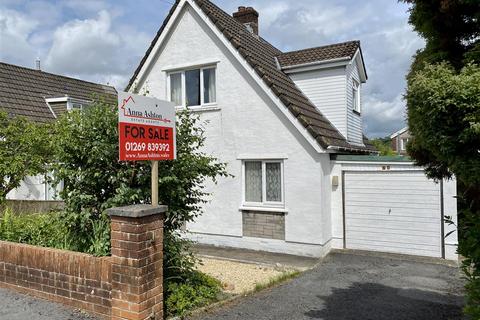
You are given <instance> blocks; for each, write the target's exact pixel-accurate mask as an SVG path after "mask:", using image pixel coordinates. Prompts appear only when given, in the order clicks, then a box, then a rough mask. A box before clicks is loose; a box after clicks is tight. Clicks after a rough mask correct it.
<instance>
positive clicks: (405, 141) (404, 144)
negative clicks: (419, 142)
mask: <svg viewBox="0 0 480 320" xmlns="http://www.w3.org/2000/svg"><path fill="white" fill-rule="evenodd" d="M408 141H410V139H409V138H402V139H400V150H401V151H405V150H407V144H408Z"/></svg>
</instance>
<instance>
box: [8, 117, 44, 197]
mask: <svg viewBox="0 0 480 320" xmlns="http://www.w3.org/2000/svg"><path fill="white" fill-rule="evenodd" d="M48 129H49V126H48V125H46V124H37V123H34V122H32V121H30V120H28V119H27V118H24V117H9V116H8V115H7V114H6V113H4V112H0V203H2V202H3V201H4V200H5V198H6V196H7V194H8V193H9V192H10V191H12V190H13V189H15V188H17V187H19V186H20V183H21V182H22V180H23V179H24V178H25V177H26V176H29V175H37V174H45V173H46V171H47V164H48V162H49V160H50V150H49V148H48V145H49V144H48V141H49V140H50V137H49V135H48Z"/></svg>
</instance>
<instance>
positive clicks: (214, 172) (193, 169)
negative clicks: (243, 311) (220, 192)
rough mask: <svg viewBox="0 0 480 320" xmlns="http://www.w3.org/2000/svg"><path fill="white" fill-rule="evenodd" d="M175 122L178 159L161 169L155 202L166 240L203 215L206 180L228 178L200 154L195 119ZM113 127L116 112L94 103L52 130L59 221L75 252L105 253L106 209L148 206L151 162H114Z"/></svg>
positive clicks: (220, 167) (201, 133) (182, 117)
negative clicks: (61, 205) (162, 209)
mask: <svg viewBox="0 0 480 320" xmlns="http://www.w3.org/2000/svg"><path fill="white" fill-rule="evenodd" d="M177 118H178V121H177V131H176V132H177V135H176V142H177V159H176V160H174V161H161V162H160V164H159V198H160V202H161V203H162V204H165V205H168V207H169V210H168V212H167V213H166V217H165V223H164V227H165V234H168V233H169V232H175V230H178V229H179V228H180V226H181V225H182V224H183V223H185V222H189V221H192V220H193V219H194V218H195V217H197V216H198V215H200V214H201V204H202V203H204V202H205V199H204V198H205V196H207V195H208V193H207V192H205V191H204V183H205V181H206V180H207V179H210V180H213V181H215V180H216V178H218V177H222V176H227V172H226V170H225V166H226V165H225V164H224V163H221V162H219V161H218V159H216V158H214V157H211V156H209V155H206V154H205V153H203V152H202V151H201V150H202V148H203V145H204V141H205V137H204V129H203V127H202V126H201V125H200V123H199V121H200V120H199V118H198V115H192V114H191V113H189V112H188V111H185V112H181V113H179V114H178V115H177ZM117 122H118V114H117V110H116V108H115V107H113V108H112V107H111V106H108V105H104V104H102V103H96V104H95V105H92V106H90V107H89V108H87V109H85V110H84V111H83V112H68V113H66V114H64V115H63V116H62V117H60V118H59V120H58V121H57V122H56V124H55V138H54V139H51V140H52V147H53V150H54V154H55V157H54V158H55V159H56V161H57V162H56V163H55V164H54V165H53V167H54V169H55V173H56V181H57V182H60V181H63V182H64V190H63V191H62V193H61V197H62V199H63V200H64V201H65V211H64V213H63V214H62V218H63V219H64V220H65V223H66V226H67V228H68V234H69V236H70V239H71V241H72V243H73V244H74V249H75V250H77V251H82V252H88V253H93V252H107V251H108V248H109V246H110V242H109V241H108V237H107V232H106V230H107V228H106V224H104V223H101V222H99V221H102V220H103V219H104V218H103V217H102V214H103V212H104V211H105V209H108V208H111V207H114V206H122V205H132V204H140V203H150V202H151V199H150V194H151V190H150V188H151V184H150V173H151V165H150V162H148V161H139V162H119V161H118V126H117ZM94 229H96V231H95V230H94ZM102 230H103V231H102ZM92 234H94V235H95V234H96V235H97V236H96V238H95V239H92ZM172 261H173V260H172Z"/></svg>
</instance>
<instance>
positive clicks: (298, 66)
mask: <svg viewBox="0 0 480 320" xmlns="http://www.w3.org/2000/svg"><path fill="white" fill-rule="evenodd" d="M350 60H351V58H350V57H341V58H335V59H328V60H322V61H314V62H308V63H302V64H295V65H291V66H285V67H282V70H290V69H297V68H303V67H311V66H316V65H322V64H329V63H334V62H346V61H350Z"/></svg>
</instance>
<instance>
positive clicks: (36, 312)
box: [0, 288, 97, 320]
mask: <svg viewBox="0 0 480 320" xmlns="http://www.w3.org/2000/svg"><path fill="white" fill-rule="evenodd" d="M0 319H1V320H97V318H94V317H92V316H90V315H87V314H85V313H82V312H79V311H76V310H73V309H71V308H68V307H65V306H63V305H61V304H57V303H53V302H48V301H46V300H42V299H37V298H34V297H31V296H27V295H24V294H20V293H16V292H15V291H11V290H7V289H2V288H0Z"/></svg>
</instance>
